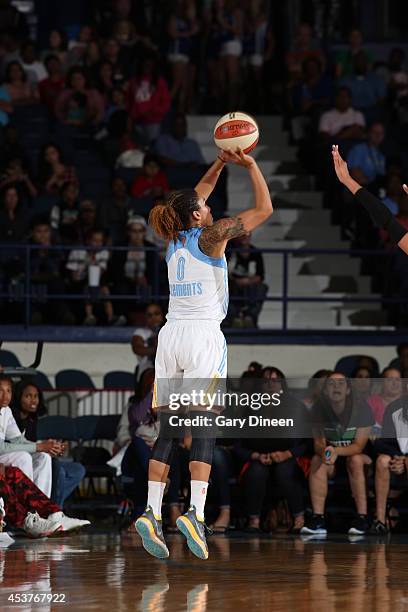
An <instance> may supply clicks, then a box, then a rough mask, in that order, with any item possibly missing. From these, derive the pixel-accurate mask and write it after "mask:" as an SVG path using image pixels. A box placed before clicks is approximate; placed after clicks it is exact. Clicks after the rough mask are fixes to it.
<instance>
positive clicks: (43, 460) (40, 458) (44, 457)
mask: <svg viewBox="0 0 408 612" xmlns="http://www.w3.org/2000/svg"><path fill="white" fill-rule="evenodd" d="M35 463H36V465H37V466H38V467H42V466H45V465H51V455H49V454H48V453H37V455H36V458H35Z"/></svg>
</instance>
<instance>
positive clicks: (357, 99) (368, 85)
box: [340, 51, 386, 121]
mask: <svg viewBox="0 0 408 612" xmlns="http://www.w3.org/2000/svg"><path fill="white" fill-rule="evenodd" d="M340 84H341V85H343V86H345V87H347V88H348V89H350V91H351V97H352V101H353V106H354V107H355V108H357V109H358V110H360V111H362V112H363V113H364V115H365V118H366V120H367V121H370V120H371V121H373V120H375V119H378V118H379V117H380V107H381V104H382V103H383V102H384V100H385V95H386V86H385V83H384V81H383V79H382V78H381V77H379V76H378V75H377V74H376V73H375V72H372V71H370V70H369V65H368V62H367V58H366V56H365V54H364V53H363V52H361V51H360V52H359V53H357V54H356V55H355V56H354V59H353V74H352V75H351V76H347V77H344V78H342V79H341V81H340Z"/></svg>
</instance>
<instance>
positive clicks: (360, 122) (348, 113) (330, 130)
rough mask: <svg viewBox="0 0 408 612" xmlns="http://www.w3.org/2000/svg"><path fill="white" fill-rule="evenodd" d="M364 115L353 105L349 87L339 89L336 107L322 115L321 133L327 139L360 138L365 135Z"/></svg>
mask: <svg viewBox="0 0 408 612" xmlns="http://www.w3.org/2000/svg"><path fill="white" fill-rule="evenodd" d="M364 128H365V119H364V115H363V114H362V113H361V112H360V111H358V110H356V109H355V108H353V107H352V106H351V93H350V90H349V89H348V88H347V87H340V88H339V89H338V90H337V94H336V99H335V105H334V108H332V109H330V110H328V111H326V112H325V113H323V114H322V116H321V117H320V122H319V133H320V135H321V136H323V137H324V139H325V140H327V141H330V142H331V141H332V139H333V137H335V138H336V141H339V140H342V141H345V140H360V139H362V138H363V136H364Z"/></svg>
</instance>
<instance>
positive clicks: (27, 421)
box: [0, 381, 86, 508]
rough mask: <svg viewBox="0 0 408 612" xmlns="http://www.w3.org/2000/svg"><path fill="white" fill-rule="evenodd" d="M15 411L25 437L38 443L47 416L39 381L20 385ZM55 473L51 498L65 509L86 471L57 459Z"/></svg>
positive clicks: (15, 416) (23, 382)
mask: <svg viewBox="0 0 408 612" xmlns="http://www.w3.org/2000/svg"><path fill="white" fill-rule="evenodd" d="M11 409H12V412H13V416H14V418H15V421H16V423H17V426H18V428H19V430H20V432H21V434H23V435H24V437H25V438H26V439H27V440H29V441H30V442H37V439H38V436H37V422H38V417H40V416H43V415H45V414H46V413H47V409H46V407H45V404H44V398H43V395H42V392H41V390H40V389H39V387H38V386H37V385H36V384H35V382H33V381H22V382H20V383H18V384H17V385H16V388H15V390H14V398H13V402H12V405H11ZM64 448H65V447H64ZM0 459H1V457H0ZM52 471H53V479H52V488H51V494H50V498H51V500H52V501H53V502H55V503H56V504H58V506H60V507H61V508H63V507H64V503H65V500H66V499H67V498H68V497H69V496H70V495H71V493H72V492H73V491H75V489H76V488H77V486H78V485H79V483H80V482H81V480H82V479H83V478H84V476H85V472H86V470H85V468H84V466H83V465H81V464H80V463H77V462H75V461H62V460H61V459H58V458H56V457H53V458H52Z"/></svg>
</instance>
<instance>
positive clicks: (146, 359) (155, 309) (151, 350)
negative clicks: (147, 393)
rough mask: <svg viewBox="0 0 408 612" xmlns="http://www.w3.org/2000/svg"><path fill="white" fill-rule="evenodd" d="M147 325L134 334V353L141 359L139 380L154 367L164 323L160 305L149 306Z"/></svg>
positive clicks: (147, 308) (138, 364) (138, 371)
mask: <svg viewBox="0 0 408 612" xmlns="http://www.w3.org/2000/svg"><path fill="white" fill-rule="evenodd" d="M145 317H146V323H145V325H144V326H143V327H138V328H137V329H135V331H134V332H133V337H132V351H133V352H134V354H135V355H136V356H137V357H138V358H139V359H138V363H137V367H136V371H135V376H136V380H139V379H140V377H141V376H142V374H143V372H144V371H145V370H147V369H148V368H152V367H154V359H155V357H156V350H157V336H158V333H159V331H160V328H161V327H162V325H163V323H164V317H163V312H162V309H161V306H160V305H159V304H155V303H152V304H149V305H148V306H147V307H146V310H145Z"/></svg>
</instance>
